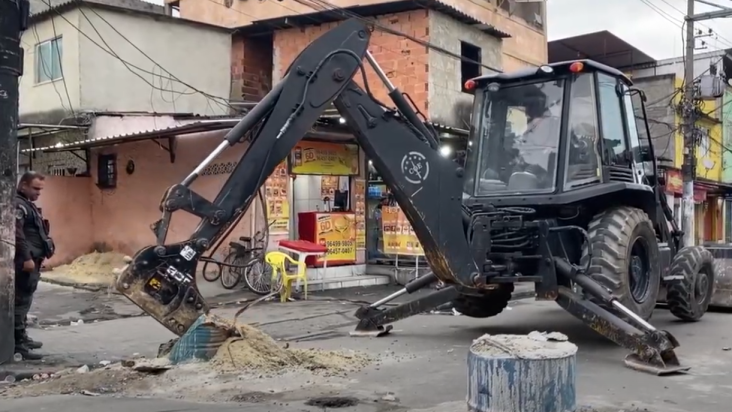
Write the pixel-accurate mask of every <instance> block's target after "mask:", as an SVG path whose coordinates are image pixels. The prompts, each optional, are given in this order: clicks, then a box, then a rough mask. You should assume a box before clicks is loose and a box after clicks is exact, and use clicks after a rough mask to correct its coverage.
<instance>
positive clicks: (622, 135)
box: [597, 73, 632, 169]
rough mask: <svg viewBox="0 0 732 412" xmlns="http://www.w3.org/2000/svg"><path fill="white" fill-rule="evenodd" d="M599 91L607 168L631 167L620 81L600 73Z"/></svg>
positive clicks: (601, 129)
mask: <svg viewBox="0 0 732 412" xmlns="http://www.w3.org/2000/svg"><path fill="white" fill-rule="evenodd" d="M597 86H598V87H597V89H598V95H599V103H600V126H601V127H600V131H601V132H602V151H603V153H602V157H603V160H604V161H603V163H604V164H605V165H607V166H616V167H617V166H620V167H622V168H628V169H630V167H631V163H632V162H631V159H632V156H631V155H630V151H629V150H628V140H627V137H626V125H625V113H624V110H623V104H622V96H621V94H620V93H619V91H620V90H621V89H620V88H619V84H618V79H616V78H615V77H613V76H610V75H607V74H604V73H598V74H597Z"/></svg>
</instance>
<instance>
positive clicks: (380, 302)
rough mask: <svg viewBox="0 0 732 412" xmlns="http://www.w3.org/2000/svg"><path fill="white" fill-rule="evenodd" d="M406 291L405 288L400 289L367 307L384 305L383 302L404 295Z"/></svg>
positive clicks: (385, 302)
mask: <svg viewBox="0 0 732 412" xmlns="http://www.w3.org/2000/svg"><path fill="white" fill-rule="evenodd" d="M408 293H409V292H407V288H403V289H400V290H398V291H396V292H394V293H392V294H391V295H389V296H387V297H385V298H384V299H381V300H377V301H376V302H374V303H372V304H370V305H369V307H370V308H378V307H379V306H382V305H385V304H387V303H389V302H391V301H392V300H394V299H396V298H398V297H399V296H404V295H406V294H408Z"/></svg>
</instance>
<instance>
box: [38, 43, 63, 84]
mask: <svg viewBox="0 0 732 412" xmlns="http://www.w3.org/2000/svg"><path fill="white" fill-rule="evenodd" d="M61 56H63V46H62V42H61V37H59V38H56V39H53V40H49V41H44V42H43V43H39V44H37V45H36V67H35V76H36V83H43V82H48V81H51V80H57V79H60V78H62V77H63V70H62V69H61Z"/></svg>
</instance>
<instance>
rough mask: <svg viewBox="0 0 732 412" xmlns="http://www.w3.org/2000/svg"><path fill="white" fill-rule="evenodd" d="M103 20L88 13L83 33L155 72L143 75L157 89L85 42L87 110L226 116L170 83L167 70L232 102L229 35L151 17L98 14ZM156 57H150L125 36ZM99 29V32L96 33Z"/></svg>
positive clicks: (197, 95) (201, 97)
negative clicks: (136, 48) (103, 42)
mask: <svg viewBox="0 0 732 412" xmlns="http://www.w3.org/2000/svg"><path fill="white" fill-rule="evenodd" d="M98 13H99V15H101V17H102V18H103V19H104V20H106V21H108V22H109V23H110V24H111V27H110V24H107V23H105V22H104V21H103V20H102V18H100V17H98V16H97V15H95V14H93V13H91V14H90V13H88V12H86V15H87V17H89V21H87V20H86V19H84V18H82V19H81V29H82V31H84V32H85V33H88V34H89V37H90V38H91V39H92V40H94V41H95V42H97V43H100V44H101V38H103V39H104V40H105V41H106V42H107V43H108V44H109V45H110V47H111V49H113V50H114V52H115V53H116V54H117V55H118V56H119V57H120V58H122V59H123V60H125V61H127V62H129V63H131V64H134V65H135V66H138V67H140V68H141V69H144V70H147V71H149V72H153V73H156V74H157V75H153V74H150V73H144V72H141V71H139V70H137V69H135V68H132V70H133V71H135V72H136V73H138V74H139V75H140V76H141V77H143V78H144V79H145V80H146V81H147V82H149V83H152V84H153V85H154V86H156V87H157V88H162V89H166V90H174V91H177V92H182V93H185V94H176V93H173V92H170V91H160V90H155V89H154V88H153V87H152V86H151V85H150V84H148V83H147V82H146V81H144V80H143V79H141V78H140V77H138V76H136V75H135V74H134V73H132V72H131V71H130V70H129V69H127V68H126V67H125V65H124V64H123V63H122V62H121V61H120V60H119V59H117V58H115V57H113V56H111V55H110V54H109V53H107V52H105V51H104V50H102V49H101V48H99V47H97V46H95V45H94V44H93V43H92V41H91V40H89V39H87V38H85V37H82V38H81V39H80V43H81V56H80V75H81V79H82V82H81V96H82V98H81V102H82V105H83V106H84V107H85V108H88V109H94V110H99V111H150V112H158V113H162V112H168V113H171V112H178V113H188V112H190V113H197V114H207V115H218V114H224V113H226V112H227V111H228V108H227V107H225V106H223V105H220V104H216V103H214V102H211V101H210V100H209V99H208V98H207V97H206V96H204V95H202V94H201V93H196V92H195V91H194V90H192V89H191V88H188V87H186V86H184V85H182V84H180V83H178V82H175V81H169V80H168V79H166V78H165V77H167V76H168V75H167V73H165V72H164V71H163V70H161V67H163V68H164V69H165V70H167V71H169V72H170V73H171V74H173V75H174V76H176V77H177V78H179V79H180V80H182V81H183V82H185V83H188V84H189V85H191V86H193V87H195V88H196V89H198V90H200V91H203V92H205V93H208V94H210V95H213V96H219V97H228V96H229V91H230V82H231V73H230V70H231V35H230V33H229V32H228V31H225V30H221V29H217V28H208V27H203V26H194V25H192V24H186V23H183V22H181V21H175V20H171V19H165V18H156V17H154V16H149V15H141V14H133V13H119V12H114V11H109V10H98ZM112 27H114V29H116V30H117V31H119V32H120V33H121V34H122V35H123V36H124V37H126V38H127V39H129V40H130V42H131V43H132V44H134V45H135V46H137V47H139V48H140V49H141V50H142V51H143V52H144V53H145V54H147V55H148V56H150V57H152V59H153V60H155V61H156V62H157V63H158V64H159V65H160V66H158V65H156V64H155V63H153V62H152V61H151V60H150V59H148V58H147V57H145V56H144V55H143V54H142V53H141V52H140V51H138V50H135V48H134V47H133V46H132V45H131V44H130V42H127V41H126V40H125V39H124V38H123V37H122V36H120V34H118V33H116V32H115V30H114V29H113V28H112ZM94 28H96V29H97V31H98V32H99V34H100V35H101V38H100V35H98V34H97V33H96V32H94Z"/></svg>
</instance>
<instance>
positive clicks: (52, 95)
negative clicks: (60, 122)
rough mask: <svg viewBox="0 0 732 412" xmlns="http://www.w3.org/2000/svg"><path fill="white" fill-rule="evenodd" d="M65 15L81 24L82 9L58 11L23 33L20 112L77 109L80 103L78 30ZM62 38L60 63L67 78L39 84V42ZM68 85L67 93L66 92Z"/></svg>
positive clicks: (22, 114) (73, 21) (25, 113)
mask: <svg viewBox="0 0 732 412" xmlns="http://www.w3.org/2000/svg"><path fill="white" fill-rule="evenodd" d="M64 19H66V20H68V21H69V22H70V23H72V24H73V25H75V26H77V27H78V23H79V12H78V11H77V10H72V11H69V12H66V13H63V14H62V15H61V16H58V15H56V16H55V17H54V18H53V19H50V18H49V19H48V20H45V21H42V22H40V23H37V24H34V25H31V26H30V27H28V29H27V30H26V31H24V32H23V35H22V36H21V45H22V47H23V49H24V50H25V55H24V58H23V76H22V77H21V78H20V115H21V116H24V115H27V114H31V113H43V112H52V111H59V110H64V111H65V112H69V113H70V111H69V108H70V107H73V108H74V110H76V109H77V108H78V107H79V105H80V104H79V102H80V98H81V95H80V93H79V90H80V89H79V36H80V34H79V32H78V31H77V30H76V29H74V28H73V27H72V26H71V25H69V24H68V23H67V22H66V21H65V20H64ZM56 37H61V38H62V41H61V43H62V48H63V51H62V56H61V67H62V69H63V74H64V79H65V83H66V85H65V87H64V80H62V79H58V80H55V81H52V82H45V83H40V84H36V82H35V80H36V78H35V69H36V45H38V44H39V43H42V42H45V41H48V40H51V39H54V38H56ZM66 89H68V96H67V94H66Z"/></svg>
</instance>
